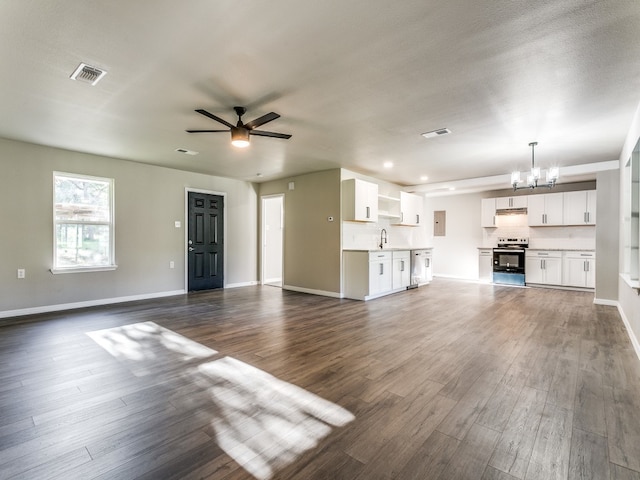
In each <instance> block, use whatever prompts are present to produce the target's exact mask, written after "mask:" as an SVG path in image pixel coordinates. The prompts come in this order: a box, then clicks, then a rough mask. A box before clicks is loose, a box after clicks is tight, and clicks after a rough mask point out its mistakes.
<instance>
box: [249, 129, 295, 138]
mask: <svg viewBox="0 0 640 480" xmlns="http://www.w3.org/2000/svg"><path fill="white" fill-rule="evenodd" d="M249 135H258V136H259V137H275V138H284V139H289V138H291V135H289V134H288V133H275V132H265V131H264V130H249Z"/></svg>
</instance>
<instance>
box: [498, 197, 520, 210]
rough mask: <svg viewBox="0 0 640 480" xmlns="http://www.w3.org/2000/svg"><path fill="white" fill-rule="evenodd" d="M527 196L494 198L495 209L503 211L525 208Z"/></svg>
mask: <svg viewBox="0 0 640 480" xmlns="http://www.w3.org/2000/svg"><path fill="white" fill-rule="evenodd" d="M527 198H528V195H520V196H517V197H498V198H496V199H495V200H496V209H497V210H504V209H505V208H527Z"/></svg>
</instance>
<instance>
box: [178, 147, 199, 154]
mask: <svg viewBox="0 0 640 480" xmlns="http://www.w3.org/2000/svg"><path fill="white" fill-rule="evenodd" d="M176 152H178V153H184V154H185V155H198V154H199V153H200V152H194V151H193V150H187V149H186V148H176Z"/></svg>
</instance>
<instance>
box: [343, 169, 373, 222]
mask: <svg viewBox="0 0 640 480" xmlns="http://www.w3.org/2000/svg"><path fill="white" fill-rule="evenodd" d="M342 200H343V201H342V203H343V207H342V208H343V211H342V217H343V220H348V221H357V222H377V221H378V185H377V184H375V183H371V182H365V181H364V180H359V179H357V178H350V179H348V180H344V181H343V182H342Z"/></svg>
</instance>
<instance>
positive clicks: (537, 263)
mask: <svg viewBox="0 0 640 480" xmlns="http://www.w3.org/2000/svg"><path fill="white" fill-rule="evenodd" d="M524 271H525V282H526V283H537V284H540V285H560V284H561V283H562V252H559V251H558V252H556V251H532V252H530V251H527V252H526V257H525V266H524Z"/></svg>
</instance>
